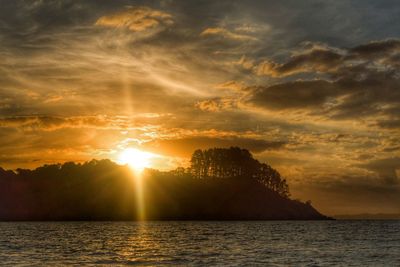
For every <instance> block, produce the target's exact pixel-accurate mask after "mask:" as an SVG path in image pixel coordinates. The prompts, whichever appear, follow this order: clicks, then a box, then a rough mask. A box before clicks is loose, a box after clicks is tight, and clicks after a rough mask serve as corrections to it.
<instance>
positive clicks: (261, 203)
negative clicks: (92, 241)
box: [0, 160, 329, 220]
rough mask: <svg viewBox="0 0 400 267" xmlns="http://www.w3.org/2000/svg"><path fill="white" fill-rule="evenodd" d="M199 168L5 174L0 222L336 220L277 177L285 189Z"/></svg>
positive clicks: (97, 166) (97, 164)
mask: <svg viewBox="0 0 400 267" xmlns="http://www.w3.org/2000/svg"><path fill="white" fill-rule="evenodd" d="M262 166H264V167H265V166H267V165H265V164H264V165H262ZM270 169H271V170H273V169H272V168H270ZM191 170H193V169H188V170H181V169H178V170H176V171H171V172H159V171H156V170H147V171H145V172H144V173H143V174H142V175H141V178H138V177H135V176H134V174H133V172H132V171H131V169H130V168H129V167H128V166H120V165H117V164H115V163H113V162H111V161H110V160H101V161H97V160H92V161H90V162H87V163H84V164H76V163H72V162H69V163H65V164H63V165H61V164H55V165H45V166H42V167H39V168H37V169H35V170H25V169H17V170H16V172H14V171H5V170H4V169H1V168H0V220H138V219H147V220H283V219H297V220H320V219H329V218H327V217H325V216H324V215H322V214H320V213H319V212H318V211H317V210H315V209H314V208H313V207H312V206H311V205H309V204H306V203H302V202H299V201H296V200H291V199H290V198H289V192H288V187H287V185H286V182H284V180H280V179H279V180H278V178H277V176H276V175H275V176H276V177H275V176H274V177H275V178H276V179H275V180H276V181H277V182H278V183H276V184H278V185H284V186H280V187H276V190H274V189H273V188H272V187H270V186H268V183H267V181H268V179H267V176H262V177H263V179H261V180H260V179H255V178H254V177H258V176H255V175H253V176H251V177H250V176H248V175H247V174H246V173H245V172H244V171H243V170H241V171H240V173H241V175H237V176H233V177H223V178H222V177H219V178H217V177H215V176H213V177H207V178H204V177H198V176H194V175H192V174H191ZM237 170H240V168H237ZM263 172H264V174H265V173H266V172H265V168H264V169H263ZM238 173H239V172H238ZM271 173H272V174H276V173H277V172H276V171H273V172H271ZM138 181H140V183H139V182H138ZM139 184H140V185H139ZM274 188H275V187H274ZM282 188H284V189H285V190H281V189H282ZM140 213H142V215H140Z"/></svg>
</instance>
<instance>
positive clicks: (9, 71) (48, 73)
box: [0, 0, 400, 215]
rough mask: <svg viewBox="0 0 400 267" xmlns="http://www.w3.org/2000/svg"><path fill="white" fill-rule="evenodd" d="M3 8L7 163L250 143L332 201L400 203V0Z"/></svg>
mask: <svg viewBox="0 0 400 267" xmlns="http://www.w3.org/2000/svg"><path fill="white" fill-rule="evenodd" d="M0 6H1V8H0V59H1V60H0V166H2V167H4V168H8V169H15V168H17V167H24V168H33V167H36V166H39V165H42V164H45V163H55V162H65V161H71V160H73V161H85V160H89V159H92V158H97V159H101V158H111V159H114V160H116V159H117V157H118V154H119V153H121V151H123V150H124V149H126V148H128V147H134V148H138V149H141V150H144V151H148V152H152V153H156V154H158V155H159V157H158V158H157V159H156V160H155V162H154V167H157V168H161V169H170V168H174V167H176V166H184V165H185V164H186V162H187V159H188V157H190V154H191V152H192V151H193V150H194V149H196V148H207V147H216V146H217V147H227V146H232V145H238V146H241V147H244V148H248V149H250V150H251V151H252V152H253V153H254V155H255V157H256V158H257V159H259V160H260V161H265V162H267V163H269V164H270V165H272V166H273V167H275V168H276V169H277V170H278V171H279V172H281V174H282V175H283V176H285V178H286V179H287V180H288V183H289V186H290V189H291V193H292V196H293V197H294V198H299V199H302V200H308V199H311V200H312V202H313V204H314V206H316V207H317V208H318V209H320V210H321V211H322V212H325V213H327V214H329V215H334V214H346V213H353V214H354V213H396V212H397V213H399V212H400V39H399V38H400V5H399V4H398V1H397V0H393V1H389V0H388V1H376V0H373V1H372V0H362V1H361V0H360V1H349V0H343V1H337V0H335V1H333V0H332V1H330V0H324V1H322V0H320V1H317V0H315V1H297V0H285V1H266V0H263V1H211V0H204V1H174V0H161V1H128V0H120V1H108V0H96V1H95V0H87V1H73V0H71V1H69V0H54V1H50V0H48V1H45V0H37V1H34V0H32V1H8V0H0Z"/></svg>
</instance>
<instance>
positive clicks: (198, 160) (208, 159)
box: [175, 147, 290, 198]
mask: <svg viewBox="0 0 400 267" xmlns="http://www.w3.org/2000/svg"><path fill="white" fill-rule="evenodd" d="M190 164H191V165H190V167H189V168H188V169H187V170H186V172H187V173H189V174H190V175H191V176H192V177H194V178H197V179H208V178H250V179H256V180H257V181H259V182H261V183H262V184H263V185H264V186H265V187H267V188H268V189H271V190H272V191H275V192H277V193H279V194H280V195H281V196H283V197H286V198H288V197H289V195H290V194H289V186H288V184H287V183H286V180H285V179H283V178H282V177H281V175H280V174H279V172H278V171H277V170H275V169H273V168H272V167H271V166H269V165H268V164H266V163H260V162H259V161H258V160H256V159H254V158H253V156H252V155H251V153H250V152H249V151H248V150H247V149H242V148H239V147H230V148H212V149H206V150H201V149H198V150H196V151H194V153H193V155H192V158H191V160H190ZM175 172H176V174H178V175H179V174H180V175H183V174H184V173H185V171H184V170H183V169H177V170H175Z"/></svg>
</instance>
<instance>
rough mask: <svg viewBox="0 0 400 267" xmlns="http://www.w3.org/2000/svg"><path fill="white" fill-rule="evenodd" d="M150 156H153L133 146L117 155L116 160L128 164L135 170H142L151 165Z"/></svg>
mask: <svg viewBox="0 0 400 267" xmlns="http://www.w3.org/2000/svg"><path fill="white" fill-rule="evenodd" d="M152 158H154V155H153V154H152V153H149V152H145V151H141V150H139V149H135V148H127V149H125V150H124V151H122V152H121V154H120V155H119V158H118V162H119V163H120V164H128V165H129V166H130V167H131V168H133V169H134V170H135V171H142V170H143V169H145V168H149V167H150V166H151V159H152Z"/></svg>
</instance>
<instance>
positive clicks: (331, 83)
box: [250, 39, 400, 125]
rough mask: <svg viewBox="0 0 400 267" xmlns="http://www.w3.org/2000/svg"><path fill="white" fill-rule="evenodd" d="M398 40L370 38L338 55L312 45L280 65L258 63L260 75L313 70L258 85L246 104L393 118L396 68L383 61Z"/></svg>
mask: <svg viewBox="0 0 400 267" xmlns="http://www.w3.org/2000/svg"><path fill="white" fill-rule="evenodd" d="M399 44H400V41H399V40H394V39H393V40H386V41H380V42H371V43H368V44H365V45H360V46H357V47H355V48H353V49H349V50H343V53H342V54H339V53H336V52H332V51H329V53H328V54H325V53H326V52H328V50H315V49H312V50H311V51H307V52H305V53H302V54H299V55H295V56H293V57H292V58H290V59H289V60H288V61H287V62H285V63H282V64H278V63H269V68H265V63H261V65H260V66H261V67H263V64H264V69H263V71H262V72H261V73H262V74H264V75H271V76H278V77H279V76H287V75H293V74H296V73H301V72H313V73H314V78H311V79H309V80H307V79H302V80H297V81H289V82H286V81H282V82H280V83H278V84H276V85H272V86H266V87H257V88H255V89H253V90H254V93H253V95H252V97H251V98H250V102H251V103H254V104H255V105H257V106H260V107H264V108H267V109H274V110H279V109H281V110H284V109H305V110H307V111H308V113H309V114H311V115H319V116H325V117H327V118H330V119H358V118H362V117H368V116H380V117H383V118H386V119H387V120H388V119H389V120H390V121H392V118H393V117H395V116H397V115H398V113H397V112H396V111H397V110H398V109H399V108H400V91H399V90H398V88H400V72H399V70H398V69H397V68H395V67H393V65H392V64H391V63H389V64H388V63H387V59H389V58H391V57H392V54H393V53H395V52H396V51H397V50H398V49H399ZM316 51H318V52H317V53H315V52H316ZM321 51H324V52H323V53H321ZM260 66H258V67H256V68H258V69H259V68H260ZM318 77H320V78H319V79H318ZM321 78H323V79H324V80H321ZM378 124H382V123H378ZM392 125H395V124H392Z"/></svg>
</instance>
